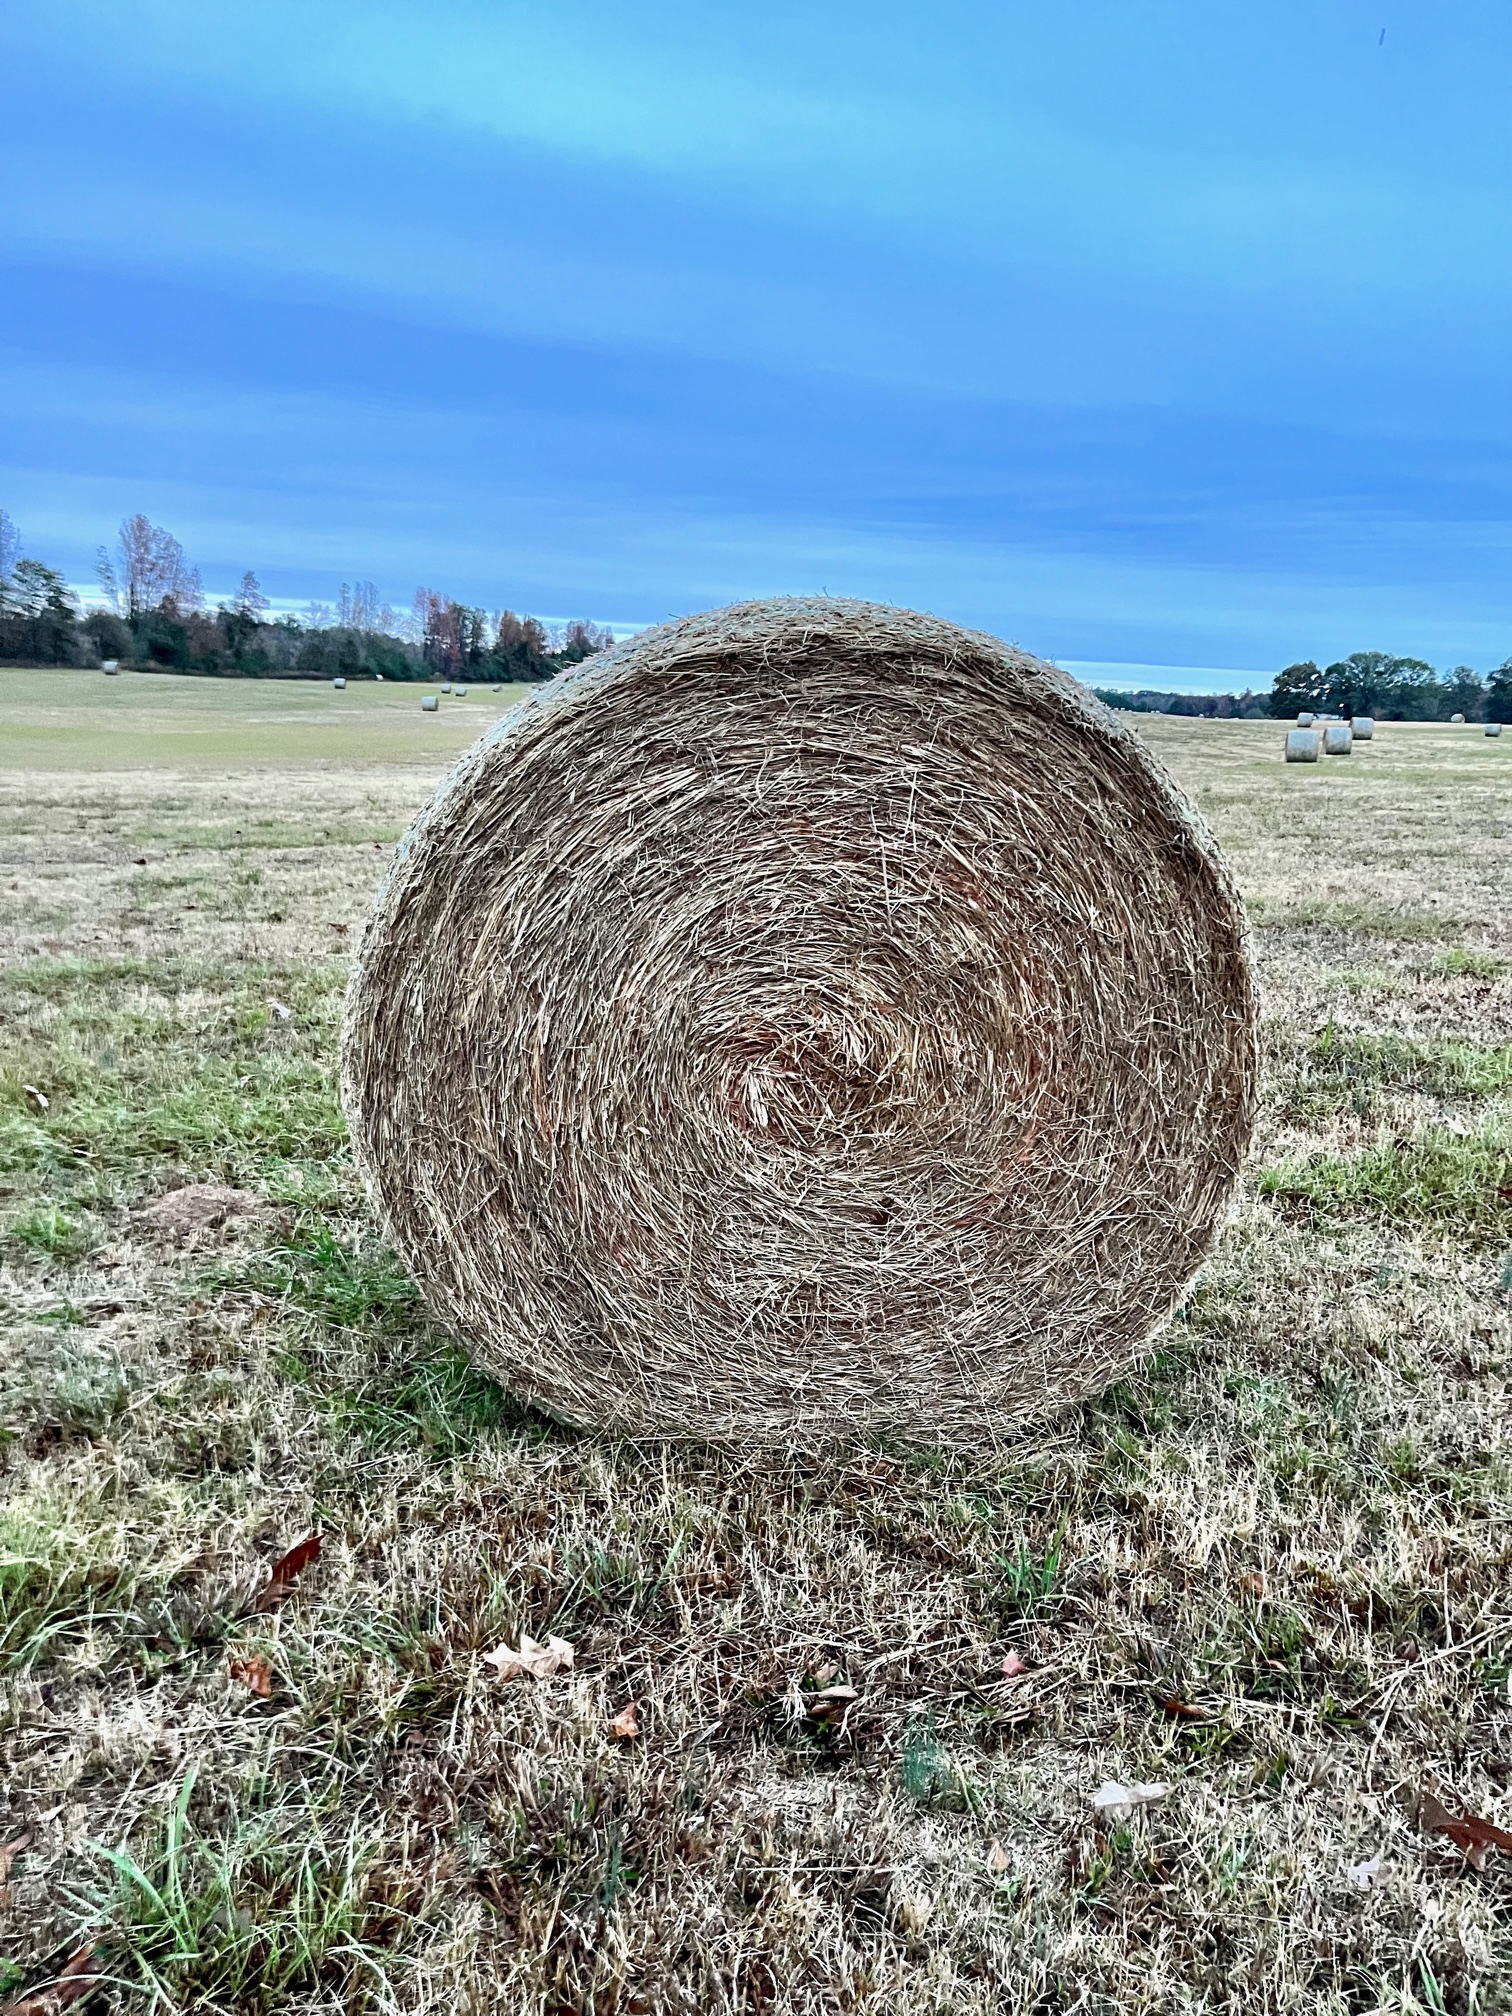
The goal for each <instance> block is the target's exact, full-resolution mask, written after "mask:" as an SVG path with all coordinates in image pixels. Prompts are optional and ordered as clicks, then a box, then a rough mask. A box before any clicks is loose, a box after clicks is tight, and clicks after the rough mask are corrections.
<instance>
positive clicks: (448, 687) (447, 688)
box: [441, 679, 451, 693]
mask: <svg viewBox="0 0 1512 2016" xmlns="http://www.w3.org/2000/svg"><path fill="white" fill-rule="evenodd" d="M441 691H442V692H443V693H450V691H451V681H450V680H449V679H448V680H447V682H446V684H445V685H444V686H443V687H442V688H441Z"/></svg>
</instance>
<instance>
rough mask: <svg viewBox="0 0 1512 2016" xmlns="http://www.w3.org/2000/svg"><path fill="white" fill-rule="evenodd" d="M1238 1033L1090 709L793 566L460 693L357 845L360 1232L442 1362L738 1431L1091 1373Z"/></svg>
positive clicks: (968, 1416)
mask: <svg viewBox="0 0 1512 2016" xmlns="http://www.w3.org/2000/svg"><path fill="white" fill-rule="evenodd" d="M438 1028H443V1029H445V1030H446V1032H447V1040H446V1042H445V1043H444V1044H438V1043H437V1042H436V1040H435V1032H436V1030H437V1029H438ZM1255 1069H1256V1009H1255V1000H1254V994H1253V989H1252V984H1251V979H1250V971H1249V963H1248V957H1247V952H1246V940H1245V930H1244V921H1243V915H1242V911H1241V908H1240V905H1239V901H1238V898H1237V896H1236V894H1235V892H1234V889H1233V885H1232V883H1231V882H1230V879H1229V876H1228V873H1227V871H1226V869H1225V866H1224V864H1223V861H1222V859H1221V857H1220V856H1219V853H1218V851H1217V848H1216V846H1215V845H1214V843H1213V841H1212V839H1211V838H1210V836H1209V834H1208V832H1207V829H1206V828H1205V826H1204V825H1203V824H1202V822H1201V820H1200V819H1199V818H1198V816H1197V814H1196V813H1195V812H1194V811H1193V810H1192V808H1191V807H1190V806H1189V805H1188V804H1187V803H1186V801H1185V800H1184V799H1183V798H1182V797H1181V796H1180V795H1179V794H1178V793H1177V791H1176V789H1175V788H1174V786H1173V785H1172V784H1171V782H1170V780H1169V778H1168V777H1167V776H1166V774H1165V772H1164V771H1163V770H1162V769H1161V767H1160V765H1159V764H1158V763H1157V761H1156V760H1155V758H1154V757H1153V756H1152V755H1151V754H1150V752H1149V749H1148V748H1147V747H1146V745H1145V744H1144V743H1143V742H1142V740H1141V739H1140V737H1139V736H1138V735H1137V733H1135V732H1134V731H1133V729H1132V728H1130V727H1128V726H1126V725H1125V724H1124V723H1123V722H1121V721H1120V720H1119V719H1118V718H1117V717H1116V716H1115V715H1113V714H1112V713H1110V712H1109V711H1108V710H1107V709H1105V708H1103V707H1102V706H1100V705H1099V704H1098V703H1097V702H1096V701H1095V700H1094V699H1093V698H1092V697H1091V695H1090V694H1088V693H1087V692H1086V691H1085V690H1084V689H1083V688H1081V687H1079V686H1078V685H1076V684H1075V683H1074V682H1073V681H1072V680H1071V679H1070V678H1069V677H1067V676H1066V675H1065V674H1063V673H1061V672H1059V671H1056V670H1055V669H1054V668H1053V667H1050V666H1048V665H1043V664H1040V663H1039V662H1037V661H1036V660H1034V659H1032V658H1030V657H1028V656H1026V655H1025V654H1024V653H1022V652H1020V651H1017V650H1012V649H1009V648H1008V647H1006V646H1005V645H1002V644H1000V643H998V642H997V641H996V640H995V639H993V638H990V637H984V636H979V635H975V634H972V633H970V632H967V631H963V630H959V629H956V628H955V627H954V626H953V625H951V624H948V623H943V622H939V621H937V620H935V619H934V618H931V617H927V616H920V615H914V614H911V613H909V612H907V611H903V610H897V609H887V608H879V607H875V606H872V605H868V604H865V603H857V602H837V601H828V600H826V601H780V602H758V603H750V604H746V605H744V606H742V607H739V608H734V609H726V610H720V611H716V612H714V613H712V614H709V615H703V616H696V617H692V618H689V619H688V620H687V621H685V622H681V623H676V624H672V625H669V626H667V627H665V628H662V629H657V630H651V631H647V632H643V633H642V634H641V635H640V636H638V637H636V638H634V639H632V640H630V641H628V642H626V643H622V644H620V645H618V646H616V647H613V648H612V649H610V650H608V651H606V652H604V653H602V654H599V655H597V656H595V657H593V658H590V659H586V660H585V661H584V662H583V664H582V665H581V666H580V667H578V668H576V669H575V670H574V671H572V672H571V673H569V674H567V675H564V676H562V677H559V678H557V679H555V680H553V681H551V682H550V683H549V684H547V685H545V686H543V687H541V688H539V689H537V690H536V691H535V692H534V693H533V694H532V695H531V696H530V697H529V698H528V699H526V700H525V701H523V702H522V703H521V704H520V705H519V706H517V707H516V708H514V709H513V710H512V711H511V712H510V713H508V714H506V715H505V716H504V717H503V718H502V719H501V720H500V721H499V722H498V724H497V725H496V726H495V727H494V728H493V729H492V730H491V731H490V732H489V733H488V734H487V735H485V736H484V738H483V739H482V740H481V741H480V742H479V743H477V744H476V745H475V746H474V748H473V749H472V750H471V751H470V752H469V753H468V755H467V756H465V757H464V758H463V760H462V762H461V763H460V764H459V765H458V766H457V768H456V769H455V770H454V771H453V772H452V774H451V776H450V777H449V778H448V779H447V780H446V781H445V782H444V783H443V785H442V786H441V788H440V790H439V791H438V793H437V794H436V796H435V798H434V799H433V800H432V802H431V804H430V805H429V806H428V807H427V809H426V810H425V811H424V812H423V813H422V815H421V817H420V819H419V820H418V821H417V823H416V825H415V826H414V827H413V828H412V829H411V831H410V833H409V834H408V835H407V836H406V838H405V840H404V841H403V842H402V843H401V845H400V848H399V850H398V853H397V855H396V857H395V861H394V864H393V866H392V867H391V869H390V872H389V875H388V878H387V880H386V881H385V883H384V886H383V888H382V890H381V891H380V894H379V897H378V901H377V905H376V907H375V910H374V913H373V916H372V918H371V920H370V922H369V925H368V928H367V931H366V934H365V936H364V939H363V943H362V946H361V950H360V953H359V956H358V960H357V963H356V967H355V970H354V973H353V977H352V982H351V986H350V990H349V992H348V996H347V1005H346V1013H345V1020H344V1028H343V1041H342V1090H343V1098H344V1101H345V1105H346V1109H347V1113H348V1116H349V1119H350V1123H351V1128H352V1135H353V1140H354V1143H355V1146H356V1150H357V1154H358V1159H359V1162H360V1165H361V1167H362V1169H363V1172H364V1174H365V1176H366V1178H367V1181H368V1184H369V1187H370V1191H371V1194H372V1196H373V1199H374V1202H375V1204H376V1207H377V1209H378V1212H379V1215H380V1217H381V1219H382V1222H383V1225H384V1227H385V1230H386V1232H387V1234H388V1236H389V1238H390V1239H391V1240H392V1242H393V1243H394V1245H395V1246H396V1247H397V1248H398V1250H399V1252H400V1253H401V1254H402V1255H403V1256H404V1258H405V1260H406V1261H407V1263H408V1264H409V1267H410V1268H411V1270H412V1272H413V1274H414V1276H415V1279H416V1281H417V1282H418V1283H419V1284H420V1286H421V1288H422V1289H423V1291H424V1293H425V1295H426V1296H427V1298H428V1300H429V1301H430V1302H431V1304H432V1306H433V1307H434V1308H435V1309H436V1310H437V1311H438V1312H440V1313H441V1314H442V1315H443V1317H444V1318H445V1319H446V1320H448V1321H449V1322H450V1323H451V1324H452V1325H453V1326H454V1327H455V1329H456V1330H457V1331H458V1332H459V1333H460V1334H461V1335H462V1336H463V1337H464V1338H465V1339H467V1340H468V1342H469V1343H470V1346H471V1348H472V1350H473V1352H474V1354H475V1356H476V1357H477V1358H478V1359H479V1360H480V1362H481V1363H482V1364H484V1365H485V1366H486V1367H487V1368H488V1369H489V1370H490V1371H492V1372H494V1373H495V1374H496V1375H497V1376H498V1377H499V1378H501V1379H502V1380H504V1381H505V1382H506V1383H507V1384H508V1385H509V1386H510V1387H512V1388H513V1389H514V1390H515V1391H516V1392H518V1393H520V1394H523V1395H525V1396H528V1397H529V1398H531V1399H533V1400H534V1401H536V1402H537V1403H539V1404H541V1405H543V1406H545V1407H546V1408H548V1409H549V1410H551V1411H552V1412H554V1413H556V1414H557V1415H559V1416H561V1417H564V1418H566V1419H568V1420H572V1421H577V1422H582V1423H597V1424H607V1425H612V1426H614V1427H616V1428H620V1429H625V1430H632V1431H645V1430H649V1431H653V1432H658V1433H670V1434H674V1435H683V1434H697V1435H709V1436H714V1437H738V1438H741V1439H742V1440H756V1441H768V1440H771V1441H780V1442H783V1443H789V1442H794V1441H798V1442H813V1441H817V1440H823V1439H828V1438H830V1437H833V1436H837V1435H842V1436H849V1435H853V1434H856V1433H860V1432H873V1433H875V1432H887V1431H891V1432H897V1433H900V1434H902V1435H905V1436H908V1437H910V1438H923V1439H926V1440H938V1439H941V1438H943V1439H946V1440H949V1441H954V1442H959V1443H965V1444H981V1443H982V1442H983V1441H984V1440H990V1439H991V1438H992V1437H994V1436H995V1435H996V1434H998V1433H999V1432H1000V1431H1002V1430H1005V1429H1007V1428H1010V1427H1013V1426H1016V1425H1018V1424H1020V1423H1022V1422H1023V1421H1025V1420H1027V1419H1029V1418H1032V1417H1034V1416H1036V1415H1040V1414H1043V1413H1045V1412H1046V1411H1047V1410H1048V1409H1050V1408H1051V1407H1053V1406H1055V1405H1057V1404H1059V1403H1061V1402H1063V1401H1066V1400H1069V1399H1073V1398H1076V1397H1078V1396H1080V1395H1083V1394H1086V1393H1090V1392H1093V1391H1096V1390H1099V1389H1100V1388H1102V1387H1103V1386H1104V1385H1106V1384H1107V1382H1108V1381H1109V1380H1110V1379H1112V1378H1113V1377H1115V1376H1116V1375H1117V1374H1118V1373H1120V1372H1121V1371H1122V1370H1124V1369H1125V1368H1126V1367H1127V1366H1128V1365H1129V1364H1130V1363H1131V1361H1132V1360H1134V1359H1135V1358H1136V1357H1137V1356H1138V1354H1139V1353H1140V1351H1141V1350H1142V1349H1143V1348H1144V1347H1145V1345H1146V1344H1147V1342H1148V1341H1149V1339H1150V1337H1151V1336H1152V1334H1153V1333H1154V1332H1155V1331H1156V1330H1157V1329H1158V1328H1159V1327H1160V1326H1161V1325H1162V1324H1163V1322H1164V1321H1165V1320H1166V1318H1167V1317H1168V1315H1169V1313H1170V1311H1171V1308H1172V1306H1173V1304H1174V1303H1175V1302H1176V1300H1177V1299H1178V1298H1179V1296H1180V1295H1181V1294H1182V1292H1183V1290H1184V1288H1185V1286H1186V1284H1187V1282H1188V1281H1189V1280H1190V1278H1191V1275H1192V1273H1193V1270H1194V1269H1195V1267H1196V1266H1197V1264H1198V1262H1199V1261H1200V1260H1201V1258H1202V1257H1203V1255H1204V1254H1205V1253H1206V1251H1207V1250H1208V1247H1209V1245H1210V1243H1211V1241H1212V1239H1213V1236H1214V1233H1215V1230H1216V1228H1217V1226H1218V1224H1219V1222H1220V1220H1221V1217H1222V1214H1223V1211H1224V1208H1225V1205H1226V1202H1227V1200H1228V1197H1229V1195H1230V1192H1231V1190H1232V1187H1233V1184H1234V1182H1235V1179H1236V1176H1237V1174H1238V1171H1239V1168H1240V1164H1241V1162H1242V1159H1243V1156H1244V1152H1245V1147H1246V1144H1247V1142H1248V1139H1249V1134H1250V1127H1251V1122H1252V1114H1253V1103H1254V1086H1255Z"/></svg>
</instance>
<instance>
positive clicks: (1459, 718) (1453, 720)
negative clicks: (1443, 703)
mask: <svg viewBox="0 0 1512 2016" xmlns="http://www.w3.org/2000/svg"><path fill="white" fill-rule="evenodd" d="M1449 725H1450V727H1451V728H1463V727H1464V725H1465V717H1464V715H1463V714H1451V715H1450V716H1449Z"/></svg>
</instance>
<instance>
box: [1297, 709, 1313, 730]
mask: <svg viewBox="0 0 1512 2016" xmlns="http://www.w3.org/2000/svg"><path fill="white" fill-rule="evenodd" d="M1317 718H1318V717H1317V715H1316V714H1308V713H1305V712H1304V713H1301V714H1299V715H1298V716H1297V726H1298V727H1299V728H1311V726H1312V725H1313V723H1314V722H1315V721H1316V720H1317Z"/></svg>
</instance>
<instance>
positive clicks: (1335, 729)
mask: <svg viewBox="0 0 1512 2016" xmlns="http://www.w3.org/2000/svg"><path fill="white" fill-rule="evenodd" d="M1353 746H1354V737H1353V735H1351V734H1350V732H1349V723H1348V722H1347V721H1330V722H1329V724H1328V726H1327V727H1326V728H1325V729H1324V730H1323V754H1324V755H1325V756H1347V755H1348V754H1349V752H1350V749H1351V748H1352V747H1353Z"/></svg>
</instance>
